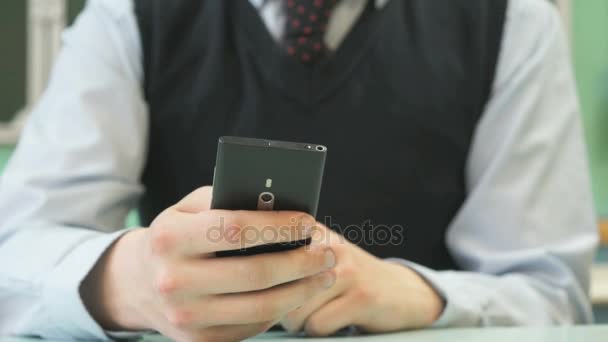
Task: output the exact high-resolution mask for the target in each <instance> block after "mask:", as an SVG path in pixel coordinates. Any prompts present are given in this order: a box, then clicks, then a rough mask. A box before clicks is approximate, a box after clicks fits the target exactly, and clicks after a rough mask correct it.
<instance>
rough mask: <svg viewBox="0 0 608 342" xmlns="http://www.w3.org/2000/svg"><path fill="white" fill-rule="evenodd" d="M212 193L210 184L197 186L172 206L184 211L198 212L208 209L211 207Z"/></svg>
mask: <svg viewBox="0 0 608 342" xmlns="http://www.w3.org/2000/svg"><path fill="white" fill-rule="evenodd" d="M212 193H213V187H211V186H204V187H202V188H198V189H196V190H194V191H193V192H191V193H190V194H188V195H187V196H186V197H184V198H183V199H182V200H181V201H179V202H178V203H177V204H175V205H174V206H173V207H174V208H175V209H177V210H179V211H182V212H185V213H199V212H201V211H205V210H209V208H210V207H211V196H212Z"/></svg>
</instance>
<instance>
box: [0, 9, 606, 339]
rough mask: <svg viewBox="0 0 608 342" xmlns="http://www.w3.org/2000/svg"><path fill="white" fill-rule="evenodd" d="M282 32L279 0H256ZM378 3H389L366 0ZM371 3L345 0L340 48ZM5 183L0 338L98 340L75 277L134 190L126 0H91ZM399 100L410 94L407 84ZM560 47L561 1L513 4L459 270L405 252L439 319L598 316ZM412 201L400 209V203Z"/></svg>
mask: <svg viewBox="0 0 608 342" xmlns="http://www.w3.org/2000/svg"><path fill="white" fill-rule="evenodd" d="M250 1H251V2H252V4H253V5H255V6H256V7H257V8H258V9H259V11H260V14H261V17H262V18H263V20H264V22H265V23H266V24H267V26H268V28H269V32H270V33H271V34H272V35H273V36H274V37H275V38H277V39H280V37H281V33H282V24H281V23H282V22H284V19H285V18H284V17H285V15H284V12H283V11H282V10H281V7H280V6H279V1H280V0H269V1H263V0H250ZM374 1H376V7H377V8H378V9H380V8H382V7H383V6H384V5H385V4H386V3H387V2H388V1H394V0H374ZM365 4H366V0H345V1H343V2H341V4H340V5H339V6H338V7H337V8H336V10H335V13H334V15H333V17H332V18H331V21H330V24H329V28H328V33H327V36H326V40H327V42H328V46H329V47H330V48H335V47H336V46H338V45H339V44H340V42H341V41H342V39H343V38H344V36H345V35H346V34H347V32H349V30H350V28H351V27H352V24H353V23H354V22H355V21H356V20H357V17H358V16H359V14H360V13H361V12H362V10H363V8H364V6H365ZM63 38H64V41H63V42H64V45H63V49H62V51H61V53H60V55H59V57H58V60H57V64H56V66H55V68H54V72H53V75H52V77H51V80H50V84H49V87H48V89H47V90H46V93H45V95H44V96H43V98H42V100H41V101H40V103H39V104H38V105H37V107H36V109H35V111H34V112H33V114H32V116H31V118H30V119H29V121H28V123H27V126H26V128H25V131H24V133H23V136H22V138H21V141H20V142H19V145H18V147H17V149H16V151H15V154H14V156H13V158H12V159H11V161H10V163H9V165H8V167H7V169H6V171H5V173H4V175H3V176H2V178H1V181H0V335H2V334H4V335H6V334H17V335H37V336H42V337H46V338H59V339H65V338H70V337H73V338H106V337H107V335H106V332H105V331H103V329H102V328H101V327H100V326H99V325H98V324H97V323H96V322H95V321H94V320H93V319H92V318H91V316H90V315H89V314H88V312H87V310H86V308H85V306H84V305H83V303H82V299H81V296H80V293H79V286H80V284H81V282H82V280H83V279H84V277H85V276H86V275H87V273H88V272H89V271H90V270H91V268H92V266H93V265H94V264H95V263H96V261H97V260H98V258H100V256H101V255H102V254H103V253H104V251H105V250H106V249H107V248H108V247H109V246H110V245H111V244H112V243H113V242H114V241H115V240H116V239H117V238H118V237H119V236H120V235H121V234H123V233H124V232H125V230H124V229H123V227H124V222H125V216H126V215H127V213H128V212H129V211H130V210H132V209H133V208H134V207H135V205H136V203H137V200H138V198H139V196H140V195H141V193H142V191H143V187H142V185H141V182H140V176H141V173H142V169H143V166H144V163H145V160H146V146H147V139H148V132H147V127H148V120H149V118H148V110H147V106H146V103H145V101H144V97H143V95H142V80H143V69H142V51H141V50H142V49H141V44H140V37H139V31H138V27H137V24H136V18H135V16H134V12H133V3H132V1H127V0H90V1H89V2H88V5H87V7H86V9H85V10H84V12H83V13H82V14H81V16H80V17H79V18H78V20H77V22H76V23H75V25H74V26H73V27H72V28H70V29H68V30H67V31H66V33H65V34H64V37H63ZM403 96H407V94H403ZM585 156H586V153H585V147H584V144H583V136H582V130H581V120H580V109H579V103H578V98H577V93H576V89H575V83H574V79H573V71H572V66H571V61H570V53H569V50H568V47H567V43H566V39H565V35H564V33H563V31H562V27H561V24H560V18H559V16H558V13H557V11H556V10H555V9H554V8H553V6H552V5H550V4H549V3H548V2H546V1H544V0H511V1H510V3H509V7H508V13H507V18H506V28H505V33H504V37H503V44H502V49H501V53H500V59H499V63H498V67H497V72H496V78H495V83H494V85H493V91H492V96H491V99H490V101H489V103H488V104H487V108H486V109H485V113H484V115H483V117H482V118H481V121H480V122H479V124H478V127H477V130H476V133H475V137H474V141H473V145H472V147H471V151H470V155H469V157H468V162H467V166H466V185H467V193H468V196H467V199H466V202H465V203H464V204H463V206H462V208H461V209H460V211H459V213H458V214H457V215H456V217H455V218H454V220H453V222H452V223H451V225H450V226H449V228H448V233H447V236H446V239H447V246H448V248H449V250H450V252H451V254H452V255H453V257H454V258H455V260H456V262H457V264H458V265H459V266H460V267H461V268H462V269H463V270H466V271H462V272H461V271H446V272H438V271H433V270H430V269H427V268H425V267H422V266H420V265H415V264H412V263H409V262H407V261H405V260H395V262H401V263H404V264H407V265H409V266H411V267H413V268H414V269H415V270H417V271H418V272H419V273H420V274H421V275H423V276H424V277H425V278H426V279H427V280H428V281H429V283H430V284H431V285H432V286H434V287H435V288H436V289H437V290H438V292H439V293H440V294H441V295H442V296H443V297H444V298H445V300H446V308H445V310H444V312H443V314H442V316H441V318H440V319H439V321H438V322H437V323H436V324H435V326H436V327H448V326H449V327H454V326H486V325H540V324H552V323H562V324H564V323H566V324H570V323H588V322H591V321H592V319H593V318H592V314H591V309H590V304H589V301H588V298H587V290H588V286H589V267H590V264H591V262H592V259H593V255H594V251H595V248H596V244H597V240H598V239H597V231H596V222H595V215H594V212H593V209H592V207H593V206H592V198H591V193H590V181H589V172H588V166H587V161H586V157H585ZM404 210H407V208H404Z"/></svg>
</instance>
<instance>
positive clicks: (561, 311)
mask: <svg viewBox="0 0 608 342" xmlns="http://www.w3.org/2000/svg"><path fill="white" fill-rule="evenodd" d="M391 261H393V262H397V263H400V264H402V265H404V266H407V267H410V268H412V269H413V270H415V271H416V272H418V273H419V274H420V275H421V276H422V277H424V278H425V279H426V280H427V281H428V283H429V284H430V285H431V286H432V287H433V288H435V290H436V291H437V292H438V293H439V294H440V295H441V296H442V297H443V298H444V299H445V303H446V306H445V309H444V311H443V313H442V314H441V316H440V317H439V319H438V320H437V321H436V322H435V324H434V325H433V327H436V328H446V327H475V326H515V325H547V324H574V323H590V322H591V321H592V320H593V317H592V314H591V308H590V304H589V300H588V298H587V295H586V293H585V291H584V289H582V288H581V287H580V285H579V282H578V281H577V280H576V279H575V278H574V277H573V276H572V275H570V274H568V272H564V273H561V272H562V271H564V270H565V269H564V268H561V267H557V268H553V267H552V266H550V265H547V267H548V268H547V269H546V270H541V269H538V270H530V272H529V273H520V272H513V273H508V274H504V275H500V276H497V275H491V274H482V273H473V272H462V271H434V270H431V269H428V268H426V267H423V266H420V265H416V264H413V263H410V262H407V261H403V260H396V259H393V260H391ZM554 265H555V264H554Z"/></svg>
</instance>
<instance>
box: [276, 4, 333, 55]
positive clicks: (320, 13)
mask: <svg viewBox="0 0 608 342" xmlns="http://www.w3.org/2000/svg"><path fill="white" fill-rule="evenodd" d="M337 2H338V0H286V6H285V7H286V13H287V21H286V23H285V25H286V27H285V48H286V51H287V54H288V55H289V56H292V57H293V58H297V59H298V60H299V61H301V62H302V63H304V64H308V65H311V64H314V63H316V62H318V61H319V60H321V59H322V58H323V57H324V56H325V54H326V52H327V46H326V45H325V41H324V38H325V31H326V29H327V23H328V22H329V18H330V17H331V14H332V11H333V9H334V7H335V6H336V3H337Z"/></svg>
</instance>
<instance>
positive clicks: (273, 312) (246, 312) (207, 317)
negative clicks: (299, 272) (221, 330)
mask: <svg viewBox="0 0 608 342" xmlns="http://www.w3.org/2000/svg"><path fill="white" fill-rule="evenodd" d="M334 282H335V275H334V274H333V273H332V272H331V271H328V272H324V273H321V274H319V275H316V276H313V277H308V278H304V279H301V280H297V281H295V282H291V283H288V284H284V285H280V286H277V287H274V288H271V289H268V290H263V291H257V292H249V293H239V294H228V295H217V296H211V297H207V298H206V300H205V301H204V302H202V301H201V302H197V303H192V304H191V305H189V307H188V308H187V309H186V310H185V311H184V312H182V313H181V314H183V315H185V316H186V317H189V318H190V319H191V321H192V322H197V321H199V322H204V323H205V325H207V326H216V325H233V324H252V323H260V322H267V321H275V320H278V319H280V318H281V317H283V316H284V315H285V314H287V312H289V311H291V310H293V309H294V308H296V307H298V306H300V305H302V304H303V303H304V302H306V300H307V299H308V298H310V297H312V296H314V295H317V294H319V293H321V292H323V291H326V290H327V289H328V288H330V287H331V286H332V285H333V284H334Z"/></svg>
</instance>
